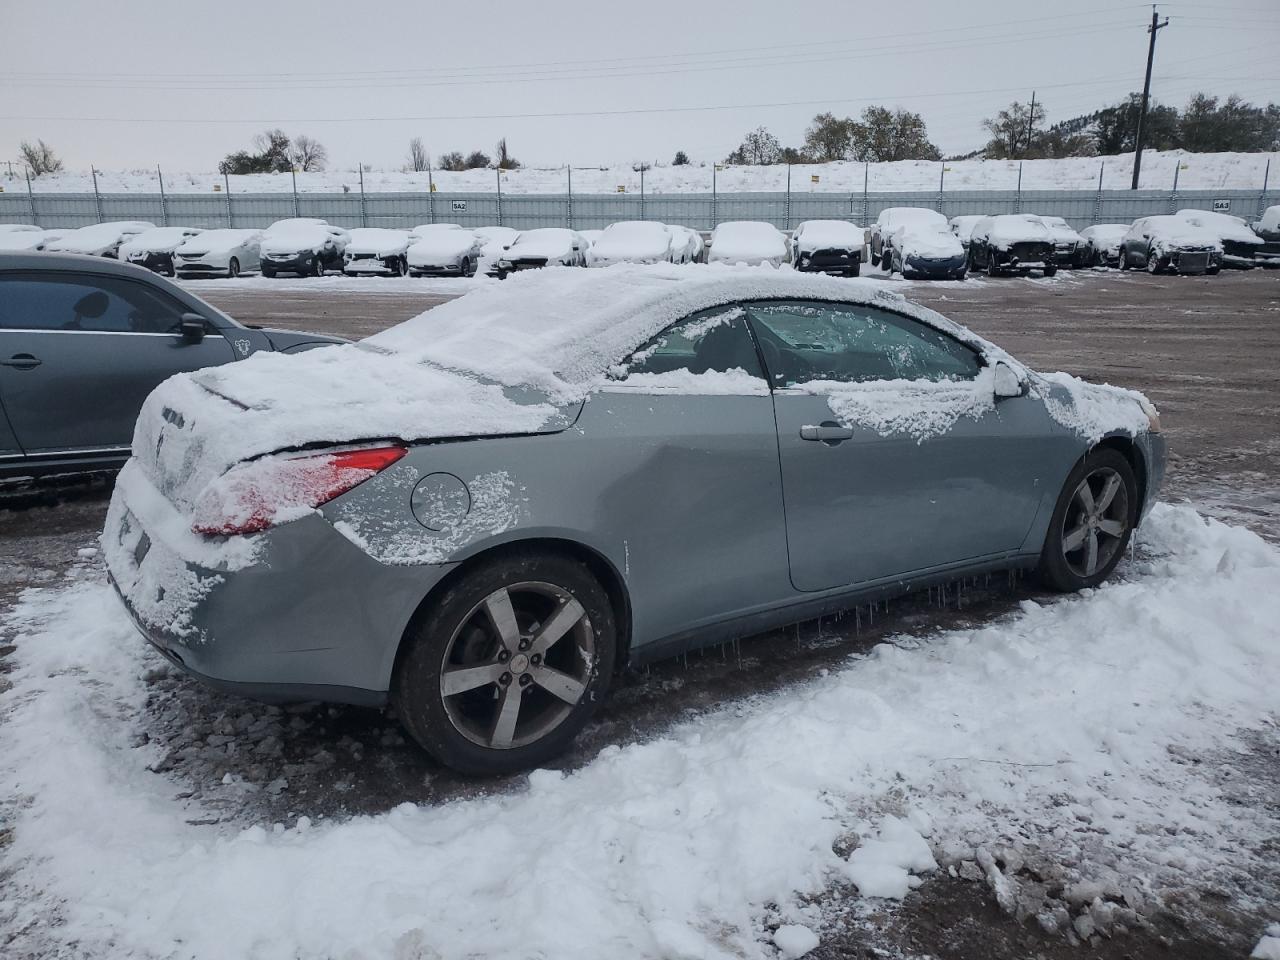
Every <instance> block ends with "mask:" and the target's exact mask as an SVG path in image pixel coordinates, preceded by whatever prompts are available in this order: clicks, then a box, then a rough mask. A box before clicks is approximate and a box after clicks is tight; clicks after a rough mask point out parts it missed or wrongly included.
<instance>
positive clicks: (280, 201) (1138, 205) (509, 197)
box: [0, 190, 1280, 230]
mask: <svg viewBox="0 0 1280 960" xmlns="http://www.w3.org/2000/svg"><path fill="white" fill-rule="evenodd" d="M1274 203H1280V194H1278V193H1276V192H1274V191H1272V192H1268V193H1261V192H1259V191H1256V190H1182V191H1171V190H1103V191H1097V190H1034V191H1033V190H1023V191H1017V190H954V191H945V192H939V193H929V192H916V193H905V192H884V191H880V192H875V193H867V194H865V195H864V194H863V193H861V192H854V193H810V192H807V191H805V192H792V193H790V194H789V195H788V194H787V193H785V192H771V193H718V194H713V193H681V194H644V195H641V194H638V193H619V194H573V195H572V196H570V195H569V194H567V193H561V194H507V193H504V194H502V195H501V196H499V195H498V194H497V193H496V192H495V193H428V192H426V191H423V192H413V193H369V194H364V195H363V196H361V194H360V193H359V192H358V191H356V190H351V191H349V192H346V193H300V194H296V195H295V194H293V193H243V194H240V193H234V194H231V195H229V196H228V195H227V194H225V193H221V192H219V193H212V194H184V193H170V194H166V196H165V197H164V200H163V202H162V201H161V197H160V195H159V194H158V193H154V194H152V193H137V194H107V193H104V194H98V195H97V196H95V195H94V194H92V193H86V194H77V193H40V192H38V191H37V192H36V193H35V194H34V196H29V195H28V194H27V193H26V192H25V191H21V192H17V191H7V192H5V193H0V222H4V223H36V224H39V225H40V226H42V227H80V226H85V225H87V224H91V223H97V222H98V221H99V220H100V219H103V220H150V221H151V222H153V223H157V224H158V223H162V222H166V221H167V222H168V223H170V224H190V225H192V226H198V227H225V226H236V227H265V226H267V225H268V224H270V223H272V222H273V221H275V220H280V219H284V218H286V217H294V216H303V217H321V218H323V219H325V220H328V221H329V222H330V223H334V224H337V225H339V226H344V227H358V226H362V225H368V226H371V227H373V226H377V227H401V228H407V227H413V226H417V225H418V224H422V223H458V224H461V225H462V226H464V227H479V226H487V225H490V224H498V223H501V224H504V225H506V226H511V227H515V228H516V229H521V230H528V229H533V228H535V227H562V226H573V227H574V228H575V229H578V230H592V229H600V228H602V227H606V226H608V225H609V224H610V223H614V222H617V221H619V220H642V219H643V220H660V221H663V222H666V223H674V224H682V225H684V226H689V227H693V228H695V229H698V230H711V229H712V228H714V227H715V225H716V224H717V223H723V222H725V221H727V220H764V221H767V222H769V223H772V224H774V225H775V226H777V227H779V228H780V229H788V228H791V227H795V226H796V225H797V224H799V223H801V222H802V221H804V220H818V219H836V220H852V221H854V222H855V223H858V224H861V225H864V226H865V225H867V224H868V223H870V222H872V221H874V220H875V219H876V217H877V215H879V213H880V212H881V211H882V210H884V209H886V208H888V207H928V208H930V209H933V210H937V211H939V212H940V213H942V214H944V215H946V216H947V217H954V216H959V215H962V214H980V213H981V214H1000V213H1019V212H1021V213H1040V214H1045V215H1049V216H1060V217H1064V218H1065V219H1066V220H1067V222H1069V223H1070V224H1071V225H1072V226H1074V227H1076V228H1082V227H1086V226H1089V225H1090V224H1093V223H1128V222H1131V221H1133V220H1135V219H1137V218H1138V217H1143V216H1150V215H1152V214H1164V213H1173V212H1175V211H1177V210H1180V209H1183V208H1195V209H1203V210H1213V209H1218V210H1220V211H1221V212H1226V213H1230V214H1233V215H1235V216H1238V217H1243V218H1245V219H1246V220H1252V219H1254V218H1255V217H1258V216H1260V215H1261V213H1262V211H1263V210H1264V209H1265V208H1266V207H1267V206H1269V205H1271V204H1274ZM33 204H34V209H35V215H34V217H33V216H32V207H33Z"/></svg>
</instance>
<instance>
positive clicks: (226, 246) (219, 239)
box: [180, 227, 262, 253]
mask: <svg viewBox="0 0 1280 960" xmlns="http://www.w3.org/2000/svg"><path fill="white" fill-rule="evenodd" d="M261 236H262V231H261V230H246V229H242V228H232V227H225V228H220V229H217V230H206V231H205V232H204V233H199V234H196V235H195V236H194V237H188V238H187V239H186V240H185V241H184V242H183V243H182V245H181V247H180V249H181V250H183V251H184V252H188V253H190V252H195V251H203V252H205V253H215V252H222V251H226V250H234V249H235V248H236V247H238V246H240V245H241V244H242V243H245V242H246V241H249V240H252V239H254V238H255V237H261Z"/></svg>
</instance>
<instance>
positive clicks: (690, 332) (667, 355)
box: [618, 307, 764, 382]
mask: <svg viewBox="0 0 1280 960" xmlns="http://www.w3.org/2000/svg"><path fill="white" fill-rule="evenodd" d="M681 371H684V372H687V373H692V374H704V373H732V372H735V371H742V372H743V373H745V374H747V375H749V376H751V377H755V378H758V379H760V380H763V379H764V371H763V370H761V369H760V358H759V357H758V356H757V355H756V347H755V344H754V343H753V342H752V340H751V334H750V333H749V332H748V330H747V323H746V317H745V314H744V313H743V311H742V308H741V307H714V308H712V309H710V310H703V311H700V312H698V313H695V314H693V315H691V316H689V317H686V318H685V319H683V320H681V321H680V322H679V323H675V324H672V325H671V326H670V327H668V328H667V329H666V330H663V331H662V333H660V334H658V335H657V336H656V337H654V338H653V339H652V340H650V341H649V342H648V343H646V344H645V345H644V346H643V347H641V348H640V349H639V350H637V351H636V352H635V353H633V354H632V355H631V356H630V358H628V360H627V361H626V362H625V363H624V364H623V369H622V371H619V372H620V373H622V376H619V377H618V379H620V380H623V381H624V382H625V381H626V379H627V378H629V377H634V376H635V375H637V374H670V373H678V372H681Z"/></svg>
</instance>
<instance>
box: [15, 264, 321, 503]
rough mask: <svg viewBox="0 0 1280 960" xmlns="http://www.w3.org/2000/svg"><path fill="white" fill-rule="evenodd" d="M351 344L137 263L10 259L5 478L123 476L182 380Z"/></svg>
mask: <svg viewBox="0 0 1280 960" xmlns="http://www.w3.org/2000/svg"><path fill="white" fill-rule="evenodd" d="M342 342H343V341H341V340H339V339H337V338H336V337H326V336H322V335H319V334H309V333H296V332H292V331H285V330H259V329H255V328H253V327H246V326H242V325H241V324H238V323H236V322H235V321H234V320H232V319H231V318H230V317H228V316H226V315H225V314H223V313H222V312H220V311H218V310H216V309H214V308H213V307H211V306H210V305H209V304H207V303H205V302H204V301H203V300H201V299H200V298H199V297H196V296H193V295H192V294H190V293H188V292H187V291H186V290H183V289H182V288H181V287H179V286H177V285H175V284H172V283H169V282H168V281H166V280H163V279H161V278H159V277H157V276H155V275H154V274H153V273H152V272H151V271H150V270H144V269H142V268H141V267H136V266H132V265H130V264H124V263H117V262H116V261H114V260H106V259H103V258H101V257H82V256H74V255H70V254H50V253H43V254H21V253H12V254H10V253H0V483H2V482H5V481H12V480H15V479H26V478H29V477H40V476H50V475H56V474H66V473H78V472H85V471H94V470H111V469H118V468H119V467H120V466H121V465H122V464H123V463H124V462H125V460H127V459H128V457H129V441H130V439H131V438H132V437H133V424H134V421H135V420H137V418H138V411H139V409H141V407H142V402H143V400H145V399H146V397H147V394H149V393H150V392H151V391H152V390H154V389H155V388H156V386H157V385H158V384H159V383H160V382H161V381H162V380H164V379H166V378H167V377H170V376H172V375H173V374H175V373H183V372H186V371H191V370H197V369H199V368H201V367H208V366H213V365H215V364H222V363H230V362H231V361H233V360H240V359H243V358H245V357H248V356H250V355H252V354H254V353H257V352H259V351H275V350H282V351H285V352H287V353H292V352H297V351H299V350H307V349H310V348H311V347H315V346H319V345H322V344H326V345H327V344H333V343H342Z"/></svg>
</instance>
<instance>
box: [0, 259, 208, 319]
mask: <svg viewBox="0 0 1280 960" xmlns="http://www.w3.org/2000/svg"><path fill="white" fill-rule="evenodd" d="M185 312H186V308H185V307H183V305H182V304H181V303H179V302H178V301H177V300H175V299H174V298H173V297H171V296H169V295H168V294H167V293H165V292H164V291H162V290H157V289H156V288H154V287H151V286H149V285H147V284H145V283H139V282H137V281H134V280H128V279H125V278H122V277H111V276H93V275H91V274H51V273H30V274H6V275H5V276H2V277H0V329H2V330H66V331H73V332H74V331H82V332H94V333H176V332H178V330H179V329H180V327H181V323H180V321H181V317H182V314H183V313H185Z"/></svg>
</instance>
